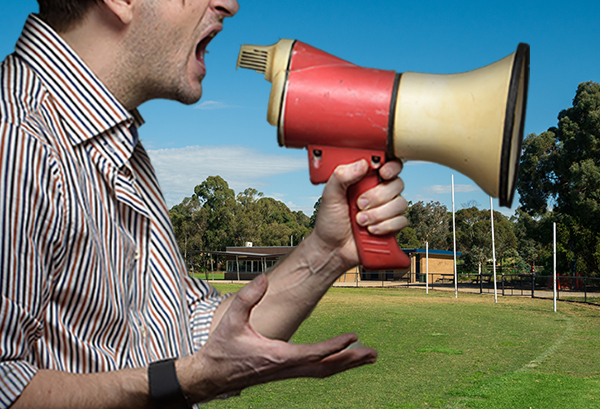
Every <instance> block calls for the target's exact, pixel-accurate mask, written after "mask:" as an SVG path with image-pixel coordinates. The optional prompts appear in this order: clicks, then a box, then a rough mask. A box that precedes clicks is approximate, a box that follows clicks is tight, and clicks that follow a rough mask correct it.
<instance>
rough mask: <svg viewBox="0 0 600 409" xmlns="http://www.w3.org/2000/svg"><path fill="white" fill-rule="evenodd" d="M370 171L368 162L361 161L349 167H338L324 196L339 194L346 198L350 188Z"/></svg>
mask: <svg viewBox="0 0 600 409" xmlns="http://www.w3.org/2000/svg"><path fill="white" fill-rule="evenodd" d="M368 170H369V164H368V163H367V161H366V160H364V159H361V160H359V161H358V162H354V163H350V164H348V165H340V166H338V167H337V168H336V169H335V171H334V172H333V174H332V175H331V177H330V178H329V181H328V182H327V184H326V185H325V189H324V190H323V196H325V195H326V194H337V195H343V197H344V198H345V197H346V190H347V189H348V186H350V185H353V184H354V183H356V182H358V181H359V180H361V179H362V178H363V177H364V176H365V175H366V174H367V171H368Z"/></svg>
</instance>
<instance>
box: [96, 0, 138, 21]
mask: <svg viewBox="0 0 600 409" xmlns="http://www.w3.org/2000/svg"><path fill="white" fill-rule="evenodd" d="M103 2H104V4H105V5H106V7H108V9H109V10H110V11H111V12H112V13H113V14H114V16H115V17H116V18H117V19H119V20H120V21H121V23H123V24H125V25H128V24H129V23H131V20H132V19H133V7H134V5H135V3H136V0H103Z"/></svg>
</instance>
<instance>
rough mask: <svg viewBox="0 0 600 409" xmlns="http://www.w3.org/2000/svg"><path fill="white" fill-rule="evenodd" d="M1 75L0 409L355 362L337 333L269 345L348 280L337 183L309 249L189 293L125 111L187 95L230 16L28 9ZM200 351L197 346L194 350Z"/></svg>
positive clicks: (381, 206) (127, 400)
mask: <svg viewBox="0 0 600 409" xmlns="http://www.w3.org/2000/svg"><path fill="white" fill-rule="evenodd" d="M38 3H39V5H40V14H39V16H35V15H32V16H30V17H29V19H28V21H27V23H26V24H25V28H24V30H23V34H22V36H21V38H20V39H19V42H18V44H17V46H16V51H15V53H14V54H13V55H11V56H9V57H7V59H6V60H5V62H4V63H3V65H2V66H1V68H0V84H1V88H0V92H1V98H0V104H1V105H0V189H1V191H2V198H1V200H0V214H1V220H0V223H1V225H0V229H1V231H0V236H1V237H0V244H1V247H0V262H1V263H2V266H1V270H0V274H1V280H0V285H1V289H2V291H1V297H2V298H1V299H0V302H1V304H0V406H2V407H9V406H10V407H14V408H32V407H36V408H54V407H56V408H70V407H73V408H93V407H102V408H112V407H128V408H145V407H188V405H190V404H194V403H199V402H205V401H209V400H211V399H214V398H215V397H218V396H221V395H227V394H232V393H233V394H235V393H236V392H238V391H240V390H242V389H244V388H246V387H249V386H252V385H257V384H261V383H265V382H270V381H274V380H279V379H286V378H292V377H324V376H329V375H332V374H335V373H338V372H342V371H345V370H347V369H350V368H353V367H357V366H360V365H364V364H368V363H372V362H374V361H375V359H376V352H375V351H374V350H372V349H370V348H356V349H347V347H348V346H349V345H351V344H352V343H354V342H355V341H356V336H355V335H354V334H345V335H341V336H338V337H336V338H333V339H330V340H328V341H324V342H321V343H317V344H314V345H293V344H288V343H287V342H285V341H286V340H287V339H289V337H290V336H291V335H292V334H293V333H294V331H295V330H296V329H297V328H298V326H299V325H300V324H301V323H302V321H303V320H304V319H305V318H306V317H307V316H308V315H309V314H310V312H311V311H312V309H313V308H314V307H315V305H316V304H317V302H318V301H319V300H320V299H321V297H322V296H323V294H324V293H325V292H326V291H327V289H328V288H329V287H330V286H331V284H332V283H333V281H335V279H336V278H337V277H338V276H339V275H340V274H341V273H342V272H344V271H346V270H347V269H348V268H350V267H352V266H354V265H356V264H357V263H358V261H359V260H358V256H357V252H356V246H355V244H354V240H353V238H352V234H351V227H350V222H349V218H348V207H347V203H346V194H345V192H346V188H347V187H348V186H349V185H351V184H352V183H355V182H356V181H358V180H360V179H361V178H362V177H363V176H364V174H365V173H366V171H367V164H366V162H364V161H361V162H357V163H354V164H350V165H346V166H340V167H339V168H338V169H337V170H336V172H335V173H334V175H333V176H332V177H331V179H330V181H329V182H328V183H327V185H326V186H325V189H324V192H323V199H322V203H321V207H320V211H319V217H318V221H317V224H316V226H315V229H314V232H313V234H311V235H310V236H309V237H308V238H307V239H306V240H304V241H303V242H302V243H301V244H300V245H299V246H298V248H297V249H296V251H294V252H293V253H292V254H291V255H290V256H289V257H288V258H287V259H286V260H285V261H284V262H282V263H281V264H280V265H279V266H278V267H277V268H276V269H275V270H274V271H272V272H271V273H270V274H269V276H268V279H267V277H266V276H264V275H261V276H259V277H258V278H257V279H255V280H254V281H253V282H252V283H250V284H249V285H247V286H246V287H244V288H243V289H242V290H240V291H239V292H238V293H237V294H236V295H234V296H231V297H228V298H225V297H222V296H220V295H219V294H218V293H217V292H216V291H215V290H214V289H213V288H212V287H210V286H209V285H208V284H206V283H204V282H201V281H195V280H192V279H190V278H189V277H188V276H187V274H186V272H185V267H184V264H183V262H182V260H181V256H180V255H179V253H178V250H177V245H176V242H175V240H174V238H173V234H172V229H171V227H170V222H169V218H168V212H167V209H166V206H165V204H164V201H163V199H162V195H161V193H160V189H159V187H158V184H157V181H156V178H155V175H154V171H153V169H152V166H151V165H150V162H149V159H148V157H147V155H146V152H145V150H144V148H143V147H142V146H141V144H140V143H139V142H138V137H137V128H138V127H139V126H140V125H141V124H142V119H141V118H140V116H139V114H138V113H137V111H136V108H137V107H138V106H139V105H141V104H142V103H144V102H145V101H148V100H151V99H154V98H167V99H174V100H177V101H180V102H182V103H186V104H191V103H194V102H196V101H197V100H198V99H199V98H200V97H201V95H202V79H203V78H204V76H205V73H206V67H205V65H204V53H205V50H206V46H207V45H208V43H209V42H210V40H211V39H212V38H213V37H214V35H216V34H217V33H218V32H219V31H220V30H221V29H222V24H223V20H224V19H225V18H226V17H232V16H233V15H234V14H236V12H237V11H238V4H237V1H236V0H88V1H82V0H38ZM400 170H401V165H400V163H399V162H389V163H387V164H386V165H385V166H383V167H382V169H381V170H380V174H381V177H382V178H383V179H384V180H386V181H385V182H384V183H382V184H380V185H379V186H378V187H376V188H374V189H372V190H371V191H369V192H367V193H365V194H364V195H363V196H362V197H361V198H359V200H358V204H359V207H360V208H361V209H362V211H361V212H360V213H359V215H358V216H357V218H358V220H359V223H360V224H361V225H364V226H368V227H369V229H370V230H371V232H372V233H374V234H385V233H389V232H394V231H398V230H400V229H401V228H402V227H404V226H405V224H406V219H405V218H404V217H403V216H402V213H403V212H404V211H405V209H406V202H405V201H404V199H402V198H401V197H400V196H399V194H400V193H401V191H402V189H403V183H402V181H401V180H400V179H399V178H398V177H397V176H398V174H399V172H400ZM209 334H210V336H209Z"/></svg>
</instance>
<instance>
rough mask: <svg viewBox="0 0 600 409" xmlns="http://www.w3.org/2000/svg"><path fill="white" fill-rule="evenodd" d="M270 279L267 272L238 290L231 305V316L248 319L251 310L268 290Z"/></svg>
mask: <svg viewBox="0 0 600 409" xmlns="http://www.w3.org/2000/svg"><path fill="white" fill-rule="evenodd" d="M268 281H269V280H268V279H267V276H266V275H265V274H260V275H259V276H257V277H256V278H255V279H254V280H252V281H251V282H249V283H248V284H246V285H245V286H244V287H243V288H242V289H241V290H240V291H238V292H237V293H236V294H235V298H234V299H233V301H232V302H231V305H230V306H229V310H228V313H229V314H231V317H232V318H235V319H241V320H243V321H248V320H249V319H250V312H251V311H252V309H253V308H254V307H255V306H256V304H258V303H259V301H260V300H262V298H263V296H264V295H265V293H266V292H267V287H268V286H269V282H268Z"/></svg>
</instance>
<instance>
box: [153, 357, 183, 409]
mask: <svg viewBox="0 0 600 409" xmlns="http://www.w3.org/2000/svg"><path fill="white" fill-rule="evenodd" d="M148 383H149V385H150V398H151V400H152V405H153V406H154V407H155V408H156V409H191V405H190V404H189V403H188V400H187V398H186V396H185V394H184V393H183V391H182V390H181V385H180V384H179V379H177V372H176V371H175V359H165V360H163V361H157V362H152V363H151V364H150V366H148Z"/></svg>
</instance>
